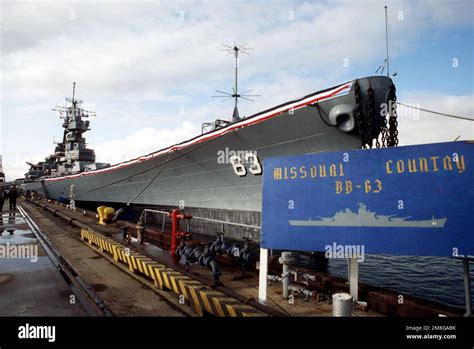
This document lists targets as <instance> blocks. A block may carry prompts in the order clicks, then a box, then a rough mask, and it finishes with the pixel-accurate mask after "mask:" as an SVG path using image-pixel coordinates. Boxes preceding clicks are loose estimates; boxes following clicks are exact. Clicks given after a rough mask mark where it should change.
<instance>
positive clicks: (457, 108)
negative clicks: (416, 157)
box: [398, 91, 474, 145]
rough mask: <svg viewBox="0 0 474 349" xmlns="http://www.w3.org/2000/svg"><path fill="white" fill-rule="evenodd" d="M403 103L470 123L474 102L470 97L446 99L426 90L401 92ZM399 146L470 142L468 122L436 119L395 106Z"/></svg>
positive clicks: (473, 134) (472, 129)
mask: <svg viewBox="0 0 474 349" xmlns="http://www.w3.org/2000/svg"><path fill="white" fill-rule="evenodd" d="M400 102H403V103H404V104H408V105H411V106H413V107H416V108H423V109H428V110H434V111H438V112H441V113H447V114H451V115H458V116H463V117H468V118H472V119H473V120H474V99H473V98H472V96H470V95H468V96H446V95H441V94H439V93H435V92H430V91H410V92H406V93H404V96H403V99H401V100H400ZM398 124H399V140H400V145H412V144H422V143H436V142H450V141H454V140H455V139H456V138H458V137H459V140H474V124H473V122H472V121H465V120H459V119H454V118H448V117H446V116H439V115H436V114H432V113H427V112H424V111H419V110H417V109H412V108H407V107H403V106H399V123H398Z"/></svg>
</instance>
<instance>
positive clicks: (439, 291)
mask: <svg viewBox="0 0 474 349" xmlns="http://www.w3.org/2000/svg"><path fill="white" fill-rule="evenodd" d="M473 269H474V265H473V264H472V263H471V265H470V275H471V280H474V270H473ZM328 270H329V273H330V274H332V275H335V276H339V277H343V278H347V261H346V260H343V259H330V260H329V267H328ZM463 275H464V274H463V263H462V261H460V260H456V259H453V258H447V257H416V256H389V255H365V260H364V262H363V263H359V281H360V282H362V283H366V284H369V285H373V286H378V287H383V288H388V289H391V290H393V291H396V292H400V293H404V294H409V295H412V296H415V297H419V298H423V299H429V300H433V301H437V302H440V303H444V304H447V305H450V306H454V307H458V308H463V309H464V308H465V301H464V276H463ZM473 306H474V302H473Z"/></svg>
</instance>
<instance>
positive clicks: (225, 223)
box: [140, 208, 261, 233]
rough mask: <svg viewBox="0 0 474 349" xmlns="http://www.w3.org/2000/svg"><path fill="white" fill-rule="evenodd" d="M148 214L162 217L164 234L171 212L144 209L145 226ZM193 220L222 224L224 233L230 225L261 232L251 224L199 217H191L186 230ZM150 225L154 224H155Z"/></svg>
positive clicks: (141, 216)
mask: <svg viewBox="0 0 474 349" xmlns="http://www.w3.org/2000/svg"><path fill="white" fill-rule="evenodd" d="M148 213H152V214H153V213H154V214H158V215H161V216H162V220H161V232H162V233H163V232H164V231H165V226H166V221H167V218H168V217H169V216H170V212H168V211H163V210H153V209H148V208H147V209H144V210H143V211H142V214H141V215H140V221H141V222H142V223H143V224H144V225H147V216H149V215H148ZM191 220H198V221H202V222H208V223H215V224H220V225H221V230H222V231H224V229H225V226H227V225H230V226H235V227H241V228H245V229H254V230H260V229H261V227H259V226H257V225H251V224H244V223H237V222H230V221H224V220H220V219H212V218H206V217H198V216H191V218H190V219H186V222H187V227H186V230H187V231H190V230H191ZM149 223H151V224H153V223H154V222H150V221H149Z"/></svg>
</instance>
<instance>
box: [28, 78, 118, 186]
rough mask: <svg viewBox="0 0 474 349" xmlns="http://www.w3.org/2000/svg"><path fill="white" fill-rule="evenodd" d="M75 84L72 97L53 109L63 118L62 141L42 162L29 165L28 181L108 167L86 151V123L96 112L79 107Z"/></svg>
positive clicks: (90, 151) (90, 150) (91, 151)
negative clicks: (84, 135) (96, 160)
mask: <svg viewBox="0 0 474 349" xmlns="http://www.w3.org/2000/svg"><path fill="white" fill-rule="evenodd" d="M75 92H76V83H75V82H74V83H73V89H72V98H66V104H65V105H64V106H56V107H54V108H53V110H54V111H57V112H58V113H59V115H60V118H61V119H63V125H62V126H63V128H64V131H63V138H62V141H61V142H58V143H57V144H56V148H55V150H54V153H53V154H51V155H49V156H48V157H47V158H46V159H45V161H41V162H39V163H37V164H33V163H28V165H30V169H29V171H28V172H27V173H26V174H25V177H26V179H27V180H34V179H38V178H40V177H45V176H46V177H58V176H63V175H70V174H75V173H81V172H85V171H92V170H96V169H100V168H105V167H108V166H109V164H105V163H96V162H95V153H94V150H92V149H89V148H87V145H86V140H85V138H84V137H83V134H84V133H85V132H87V131H89V130H90V128H89V126H90V121H89V120H86V119H87V118H89V117H90V116H92V115H95V113H93V112H91V111H88V110H85V109H84V108H82V104H83V101H82V100H80V99H76V97H75Z"/></svg>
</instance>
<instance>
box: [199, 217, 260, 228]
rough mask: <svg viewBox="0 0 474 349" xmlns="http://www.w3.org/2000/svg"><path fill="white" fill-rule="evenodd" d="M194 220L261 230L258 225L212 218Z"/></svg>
mask: <svg viewBox="0 0 474 349" xmlns="http://www.w3.org/2000/svg"><path fill="white" fill-rule="evenodd" d="M193 219H198V220H201V221H206V222H213V223H221V224H227V225H235V226H237V227H243V228H251V229H258V230H260V229H261V228H260V227H259V226H256V225H249V224H243V223H235V222H228V221H222V220H219V219H211V218H204V217H196V216H193Z"/></svg>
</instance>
